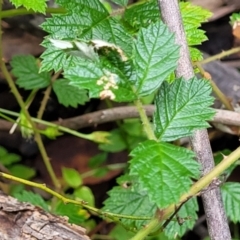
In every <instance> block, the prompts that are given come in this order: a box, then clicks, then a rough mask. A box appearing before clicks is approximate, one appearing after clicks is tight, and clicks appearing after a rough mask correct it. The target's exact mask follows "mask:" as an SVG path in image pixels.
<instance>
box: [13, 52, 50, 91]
mask: <svg viewBox="0 0 240 240" xmlns="http://www.w3.org/2000/svg"><path fill="white" fill-rule="evenodd" d="M10 64H11V66H12V68H13V69H12V73H13V75H14V76H16V77H17V82H16V83H17V84H18V86H19V87H22V88H25V89H26V90H32V89H39V88H45V87H47V86H48V85H49V84H50V82H51V77H50V74H49V73H48V72H42V73H39V68H38V66H37V62H36V59H35V58H34V57H33V56H31V55H26V56H21V55H19V56H14V57H13V59H12V61H11V62H10Z"/></svg>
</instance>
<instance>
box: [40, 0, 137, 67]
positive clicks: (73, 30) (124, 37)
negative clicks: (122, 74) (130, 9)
mask: <svg viewBox="0 0 240 240" xmlns="http://www.w3.org/2000/svg"><path fill="white" fill-rule="evenodd" d="M57 3H58V4H59V5H61V6H63V7H65V8H66V10H67V13H66V14H61V15H60V14H56V15H54V16H53V17H52V18H49V19H47V21H46V22H45V23H43V24H42V27H43V29H44V30H45V31H47V32H48V33H49V36H48V37H47V38H46V40H45V41H44V42H43V45H44V46H45V47H46V48H47V51H46V52H45V53H43V55H42V56H41V57H42V58H43V62H42V67H41V70H51V69H54V70H55V71H58V70H60V69H63V68H64V67H65V66H69V65H71V64H69V61H73V57H72V56H70V57H69V56H68V54H66V53H65V52H64V50H59V49H57V48H55V47H54V46H52V45H51V44H49V38H50V39H54V40H63V39H67V40H76V39H82V40H86V41H90V40H93V39H98V40H104V41H106V42H110V43H113V44H115V45H116V46H119V47H120V48H121V49H122V50H123V51H124V52H125V53H127V54H128V55H131V53H132V37H131V36H130V35H129V34H128V33H127V32H126V31H125V29H124V28H123V26H122V25H121V24H120V23H119V22H118V21H117V20H116V19H114V18H112V17H111V16H110V15H109V13H108V11H107V10H106V8H105V7H104V5H103V4H102V3H101V1H99V0H91V1H85V0H72V1H71V2H69V1H68V0H58V1H57ZM56 50H58V51H57V52H56ZM65 68H66V67H65Z"/></svg>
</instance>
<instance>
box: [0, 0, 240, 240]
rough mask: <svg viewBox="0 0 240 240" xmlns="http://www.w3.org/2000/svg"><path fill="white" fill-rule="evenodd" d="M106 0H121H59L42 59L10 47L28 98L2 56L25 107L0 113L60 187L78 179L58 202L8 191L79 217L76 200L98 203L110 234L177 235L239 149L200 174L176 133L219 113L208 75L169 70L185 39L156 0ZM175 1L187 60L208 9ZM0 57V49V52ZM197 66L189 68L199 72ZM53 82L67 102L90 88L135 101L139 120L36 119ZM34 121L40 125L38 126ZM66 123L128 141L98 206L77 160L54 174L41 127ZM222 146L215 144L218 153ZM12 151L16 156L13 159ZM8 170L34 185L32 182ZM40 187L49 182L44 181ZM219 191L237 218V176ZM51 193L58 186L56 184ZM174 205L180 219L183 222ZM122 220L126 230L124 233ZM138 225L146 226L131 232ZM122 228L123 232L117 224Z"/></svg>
mask: <svg viewBox="0 0 240 240" xmlns="http://www.w3.org/2000/svg"><path fill="white" fill-rule="evenodd" d="M11 2H12V3H13V4H14V5H15V6H16V7H19V6H23V7H24V8H26V9H25V10H24V9H16V12H15V13H14V14H15V15H17V11H18V10H19V11H20V10H22V12H23V13H26V14H28V13H32V10H33V11H34V12H40V13H46V12H50V13H51V9H48V8H47V5H46V2H45V0H37V1H24V0H11ZM111 2H112V3H115V4H116V5H117V6H118V8H117V9H115V8H112V5H110V4H109V3H108V2H107V1H100V0H91V1H85V0H56V3H57V4H58V5H59V7H60V8H59V9H58V8H57V9H54V10H52V12H53V13H54V14H52V16H51V17H50V18H47V19H46V20H45V22H44V23H43V24H42V25H41V27H42V29H43V30H44V31H46V32H47V33H48V35H47V36H46V37H45V39H44V41H43V43H42V45H43V46H44V47H45V51H44V52H43V54H42V55H41V57H40V59H36V58H35V57H33V56H30V55H28V56H24V55H22V56H15V57H13V59H12V60H11V62H10V64H11V67H12V74H13V75H14V76H15V77H16V78H17V81H16V84H17V86H18V87H19V88H24V89H26V90H31V94H30V96H29V98H28V99H27V101H26V102H23V100H22V99H21V96H20V94H19V91H18V89H17V88H16V86H15V84H14V81H13V80H12V78H11V75H10V74H9V72H8V70H7V68H6V66H5V63H4V62H3V60H2V62H1V69H2V72H3V74H4V76H5V78H6V80H7V81H8V83H9V86H10V88H11V91H12V93H13V94H14V95H15V97H16V99H17V101H18V103H19V105H20V107H21V112H20V113H19V114H16V113H12V112H10V111H8V110H4V109H1V110H0V114H1V115H0V116H1V117H2V118H5V119H7V120H10V121H14V122H15V120H13V119H11V118H9V117H8V115H11V114H12V115H13V116H15V117H18V119H17V121H16V122H17V124H18V125H19V126H21V131H22V133H23V135H24V136H25V137H31V136H33V135H34V137H35V140H36V142H37V144H38V147H39V150H40V153H41V155H42V158H43V160H44V163H45V165H46V168H47V170H48V172H49V174H50V176H51V179H52V182H53V185H54V187H55V190H56V192H58V191H60V190H61V192H63V190H64V187H66V186H68V187H71V188H73V189H74V193H73V194H72V195H71V196H69V199H68V197H66V196H67V195H66V196H65V197H64V198H62V199H61V198H60V200H64V202H66V203H72V204H71V205H66V206H65V205H64V204H61V202H60V201H59V202H58V204H57V207H56V206H55V208H52V209H51V207H50V206H49V205H48V204H47V203H46V202H44V201H43V199H42V198H41V197H40V196H37V197H36V195H35V194H33V193H29V192H26V191H22V193H19V191H18V192H15V193H14V194H13V195H14V196H15V197H18V198H19V199H21V200H23V201H24V200H25V201H26V200H30V201H31V202H32V203H33V204H37V205H39V206H41V207H43V208H44V209H45V210H48V211H49V210H50V211H52V212H54V213H59V214H64V215H68V216H69V217H70V221H71V222H73V223H77V224H83V222H84V221H87V219H88V218H89V215H88V213H87V211H86V210H82V212H81V214H76V212H77V211H78V210H77V209H79V206H77V205H74V204H78V205H82V207H83V209H88V210H91V211H95V212H96V213H97V214H99V216H101V217H104V218H109V219H111V220H113V221H115V222H116V223H118V225H117V227H116V229H115V230H114V231H115V232H114V231H113V232H112V236H115V237H116V238H117V239H127V238H131V237H132V239H144V237H145V236H147V235H148V234H150V233H152V232H155V233H156V235H157V236H158V237H153V238H152V239H173V238H177V237H179V238H181V237H182V236H183V235H184V234H185V233H186V231H187V230H188V229H192V228H193V227H194V225H195V222H196V220H197V218H198V216H197V211H198V203H197V200H196V197H197V196H198V194H201V191H203V189H204V188H205V187H207V186H208V185H209V184H210V183H211V182H212V181H213V180H214V178H217V177H218V176H219V175H220V174H223V173H225V172H224V171H226V169H227V167H229V166H230V164H231V163H233V162H234V161H236V160H237V159H238V158H239V156H240V155H239V150H238V152H237V150H236V153H235V155H230V156H229V157H228V158H227V157H225V160H226V161H225V160H224V161H225V162H227V163H226V164H225V165H221V164H220V165H219V166H222V167H219V168H215V169H214V170H213V171H212V172H211V173H210V175H208V176H207V177H205V178H204V177H203V178H200V174H201V166H200V164H199V163H198V162H197V161H195V153H194V152H193V151H192V150H189V149H187V148H184V147H182V146H179V145H178V144H176V142H177V141H178V140H179V139H181V138H183V137H189V136H192V135H193V133H194V132H195V131H196V130H198V129H205V128H208V127H209V123H208V121H210V120H212V119H213V117H214V114H215V110H214V109H213V108H211V106H212V104H213V101H214V98H213V97H212V96H211V92H212V87H211V84H210V82H209V81H208V80H207V79H204V78H201V79H198V78H197V77H193V78H191V79H184V78H183V77H176V75H175V73H174V71H175V70H176V68H177V64H178V61H181V58H180V54H179V50H180V47H181V46H180V45H179V43H178V42H176V39H175V35H174V33H172V32H171V31H170V30H169V28H168V26H167V25H166V24H165V23H163V21H162V20H161V16H160V12H159V6H158V3H157V1H156V0H149V1H140V2H137V3H134V4H131V5H128V1H127V0H112V1H111ZM180 9H181V14H182V20H183V24H184V28H185V33H186V38H187V42H188V46H189V50H190V56H191V60H192V62H193V63H194V62H200V63H201V60H202V54H201V52H200V51H199V50H197V49H196V48H195V47H194V46H196V45H199V44H201V43H202V42H203V41H205V40H207V38H206V36H205V34H204V31H203V30H201V29H199V27H200V26H201V24H202V23H203V22H205V21H207V19H208V18H209V17H210V16H211V13H209V12H208V11H206V10H204V9H202V8H200V7H197V6H192V5H191V4H189V3H186V2H181V3H180ZM24 11H25V12H24ZM58 11H59V12H58ZM1 13H2V16H4V17H10V16H11V11H10V10H9V12H7V11H6V12H5V11H2V12H1ZM7 13H8V14H9V15H7ZM21 14H22V13H21ZM0 41H1V39H0ZM0 58H1V59H2V52H1V53H0ZM198 71H199V70H198V68H195V72H198ZM186 80H188V81H186ZM40 89H45V90H46V91H45V94H44V98H43V101H42V104H41V108H40V109H39V112H38V115H37V116H36V118H32V117H31V116H30V115H29V113H28V110H27V109H28V107H29V106H30V104H31V102H32V100H33V99H34V97H35V94H36V92H37V91H38V90H40ZM51 90H53V91H54V93H55V94H56V96H57V98H58V101H59V103H61V104H63V105H64V106H66V107H68V106H71V107H77V106H78V104H81V105H84V104H85V103H86V102H87V101H88V100H89V99H91V98H99V99H101V100H106V101H113V102H125V103H127V104H131V105H133V106H135V107H136V108H137V110H138V113H139V116H140V120H141V123H140V122H139V120H125V121H124V122H123V123H120V125H121V126H120V127H119V128H118V129H115V130H113V131H112V132H110V133H106V132H93V133H92V134H82V133H79V132H77V131H75V130H71V129H68V128H66V127H62V126H58V125H57V124H53V123H48V122H46V121H44V120H41V119H42V116H43V113H44V109H45V107H46V104H47V100H48V97H49V95H50V92H51ZM152 99H154V101H153V104H154V106H155V111H154V114H153V117H152V122H151V121H150V119H149V118H148V116H147V115H146V111H145V108H144V104H145V103H147V104H149V103H152ZM38 123H41V124H42V125H45V126H46V128H45V129H44V130H43V129H42V128H41V129H40V128H38V125H37V124H38ZM142 129H143V130H144V134H143V131H141V130H142ZM122 131H124V134H125V135H126V139H125V140H126V141H123V139H122V138H121V134H122ZM64 132H68V133H70V134H73V135H75V136H78V137H82V138H86V139H88V140H92V141H95V142H97V143H99V144H100V145H99V147H100V149H102V150H103V151H104V152H109V151H111V152H117V151H121V150H124V149H127V150H129V155H130V161H129V167H128V169H127V170H126V171H125V172H126V173H125V174H124V175H123V176H121V177H119V178H118V179H117V183H118V186H116V187H114V188H113V189H112V190H110V191H109V193H108V195H109V198H108V199H107V200H106V201H105V202H104V207H103V209H102V210H99V209H96V208H95V207H94V199H93V196H92V193H91V191H90V189H88V188H86V187H85V186H82V177H81V176H80V174H78V173H77V172H76V171H75V170H73V169H72V170H71V169H63V178H64V181H65V186H64V185H63V184H60V181H59V180H58V179H57V178H56V175H55V173H54V171H53V169H52V166H51V164H50V161H49V158H48V155H47V153H46V150H45V148H44V145H43V143H42V140H41V137H40V134H43V135H46V136H47V137H50V138H56V137H57V136H59V135H61V134H63V133H64ZM0 150H1V149H0ZM1 151H2V152H3V150H1ZM4 154H6V152H5V153H4ZM220 156H221V154H220V153H219V154H218V155H217V160H218V162H220V161H219V158H221V157H220ZM0 157H1V159H0V161H2V159H3V161H6V162H8V160H7V159H6V158H5V159H4V157H2V156H1V152H0ZM103 158H104V159H105V157H103ZM8 159H9V158H8ZM96 159H99V158H96ZM96 159H95V160H96ZM221 160H222V159H221ZM9 161H10V160H9ZM17 161H19V159H15V160H12V161H10V163H11V164H12V163H15V162H17ZM2 164H4V163H2ZM4 165H5V164H4ZM232 166H233V167H231V170H228V171H227V176H229V175H230V173H231V171H232V170H233V169H234V167H235V166H236V164H235V165H232ZM6 167H8V165H7V164H6ZM10 172H11V171H10ZM1 176H2V177H5V178H10V177H9V175H8V174H5V173H1ZM13 179H14V180H16V181H19V182H21V183H24V184H28V185H31V186H35V187H39V185H38V184H35V183H34V182H30V181H25V180H21V179H20V178H13ZM199 179H200V180H199ZM198 180H199V181H198ZM41 188H42V189H43V190H45V191H48V190H49V189H48V188H47V187H43V186H42V187H41ZM221 191H222V196H223V202H224V206H225V210H226V213H227V215H228V217H229V219H230V220H231V221H232V222H234V223H237V222H240V213H239V209H240V201H239V198H240V184H239V183H231V182H228V183H224V184H222V187H221ZM48 192H49V191H48ZM51 193H52V194H53V195H54V192H51ZM54 196H56V197H59V195H54ZM80 198H81V199H83V200H84V201H86V202H90V203H91V204H89V205H88V204H87V203H86V202H84V201H79V202H78V203H77V200H78V199H80ZM175 213H177V215H178V216H179V217H180V218H181V219H182V220H183V221H184V224H182V225H180V224H179V222H178V221H177V218H176V216H174V214H175ZM159 215H160V217H159ZM80 218H81V219H80ZM79 219H80V220H79ZM154 221H155V222H154ZM152 223H153V226H154V228H152V229H151V232H147V231H148V230H146V232H144V231H145V230H144V228H145V226H149V225H150V226H152V225H151V224H152ZM120 225H121V226H120ZM85 226H86V225H85ZM122 227H123V228H122ZM124 229H127V230H129V231H130V232H132V233H131V234H129V235H128V233H124V234H126V235H123V232H124V231H125V230H124ZM146 229H148V228H147V227H146ZM140 230H141V231H143V235H141V234H140V235H136V236H137V237H136V236H135V237H134V236H133V235H134V234H135V233H139V232H140ZM118 231H120V232H121V233H119V234H117V233H116V232H118ZM120 235H122V237H121V236H120ZM123 236H124V237H123Z"/></svg>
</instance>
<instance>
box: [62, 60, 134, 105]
mask: <svg viewBox="0 0 240 240" xmlns="http://www.w3.org/2000/svg"><path fill="white" fill-rule="evenodd" d="M93 69H94V71H93ZM64 76H65V78H67V79H69V80H70V83H71V84H72V85H74V86H77V87H79V88H82V89H88V90H89V96H90V97H91V98H99V97H100V98H101V99H106V98H109V99H111V100H114V101H118V102H123V101H133V100H134V99H136V96H135V94H133V91H132V88H131V86H130V85H129V83H128V84H126V83H125V80H123V79H121V78H120V77H119V76H118V75H116V74H115V73H114V72H111V71H110V70H107V69H102V68H101V67H100V66H99V65H97V64H95V63H92V62H87V61H85V62H81V61H80V62H79V63H78V64H77V65H76V66H74V67H70V68H68V69H66V70H65V74H64Z"/></svg>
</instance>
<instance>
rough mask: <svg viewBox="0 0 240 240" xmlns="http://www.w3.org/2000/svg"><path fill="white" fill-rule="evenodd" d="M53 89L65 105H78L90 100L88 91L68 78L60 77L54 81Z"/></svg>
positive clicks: (60, 101)
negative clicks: (73, 84) (70, 81)
mask: <svg viewBox="0 0 240 240" xmlns="http://www.w3.org/2000/svg"><path fill="white" fill-rule="evenodd" d="M53 90H54V92H55V94H56V95H57V98H58V101H59V103H61V104H62V105H64V106H65V107H68V106H71V107H75V108H76V107H77V105H78V104H84V103H85V102H87V101H88V96H87V91H86V90H84V89H79V88H78V87H75V86H72V85H70V84H69V80H67V79H58V80H57V81H55V82H54V83H53Z"/></svg>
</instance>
